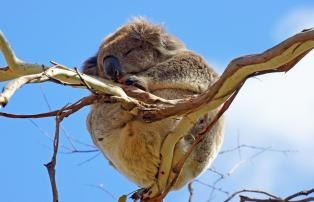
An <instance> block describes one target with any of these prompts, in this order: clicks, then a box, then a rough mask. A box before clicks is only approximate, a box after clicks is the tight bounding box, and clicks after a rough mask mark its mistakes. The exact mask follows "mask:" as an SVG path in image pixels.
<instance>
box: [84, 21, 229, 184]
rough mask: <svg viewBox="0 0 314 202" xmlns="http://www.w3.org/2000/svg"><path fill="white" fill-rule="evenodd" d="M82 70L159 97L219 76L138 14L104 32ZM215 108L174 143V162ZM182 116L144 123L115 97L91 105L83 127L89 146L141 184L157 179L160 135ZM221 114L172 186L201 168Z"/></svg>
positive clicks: (179, 94)
mask: <svg viewBox="0 0 314 202" xmlns="http://www.w3.org/2000/svg"><path fill="white" fill-rule="evenodd" d="M83 72H84V73H85V74H88V75H91V76H94V77H97V78H100V79H101V78H104V79H110V80H112V81H114V82H117V83H122V84H125V85H132V86H135V87H138V88H141V89H143V90H145V91H148V92H150V93H152V94H155V95H157V96H159V97H162V98H165V99H177V98H185V97H187V96H192V95H198V94H201V93H203V92H204V91H206V90H207V89H208V87H209V86H210V85H212V84H213V83H214V82H215V81H216V80H217V79H218V78H219V75H218V74H217V73H216V72H215V71H214V70H213V69H212V68H211V67H209V65H208V64H207V63H206V61H205V60H204V59H203V58H202V57H201V56H199V55H197V54H196V53H194V52H192V51H190V50H188V49H187V48H186V47H185V45H184V44H183V43H182V42H181V41H180V40H179V39H177V38H176V37H174V36H172V35H171V34H169V33H168V32H166V31H165V29H164V28H163V27H162V26H160V25H156V24H153V23H151V22H149V21H147V20H146V19H144V18H135V19H133V20H132V21H130V22H129V23H127V24H125V25H123V26H122V27H120V28H119V29H118V30H117V31H116V32H115V33H113V34H110V35H109V36H107V37H106V38H105V39H104V41H103V43H102V44H101V45H100V47H99V50H98V52H97V54H96V55H95V56H93V57H91V58H89V59H88V60H87V61H86V62H85V63H84V64H83ZM216 113H217V110H214V111H210V112H208V113H207V114H206V115H205V116H203V117H200V118H199V120H198V121H197V122H196V124H195V125H194V126H193V127H192V128H191V129H190V130H188V131H185V133H186V134H185V136H184V138H182V139H181V140H180V141H179V142H178V143H177V144H176V146H175V151H174V160H173V161H174V163H175V162H177V161H178V160H179V159H180V157H182V156H183V155H184V154H185V153H186V152H187V151H188V149H189V148H190V147H191V145H192V143H193V140H194V138H195V137H196V135H197V134H199V133H200V132H201V131H202V130H203V129H204V128H205V127H206V126H207V125H208V124H209V122H210V121H211V120H212V118H213V117H214V116H215V114H216ZM183 119H185V116H184V115H182V116H181V117H175V118H173V117H170V118H165V119H162V120H159V121H154V122H144V121H141V120H138V119H136V118H135V117H133V115H132V114H131V113H129V112H128V111H127V110H125V109H123V107H122V105H121V104H120V103H118V102H114V103H112V102H99V103H96V104H94V105H93V106H92V108H91V111H90V113H89V115H88V118H87V128H88V131H89V133H90V134H91V137H92V140H93V142H94V143H95V145H96V146H97V147H98V148H99V149H100V150H101V151H102V153H103V154H104V156H105V157H106V158H107V159H108V160H109V161H110V163H111V164H112V165H113V166H114V167H115V168H116V169H117V170H118V171H119V172H120V173H122V174H123V175H125V176H126V177H127V178H128V179H130V180H131V181H133V182H134V183H136V184H137V185H138V186H140V187H142V188H149V187H151V186H152V185H153V184H154V183H155V182H156V180H157V178H156V176H158V168H159V165H160V162H161V157H160V149H161V146H162V143H163V141H164V139H165V138H166V137H167V135H168V134H169V133H170V132H171V131H172V130H174V129H175V128H176V127H177V125H178V124H179V123H180V121H182V120H183ZM223 125H224V124H223V118H220V119H219V120H218V122H217V123H216V124H215V125H214V127H213V128H212V129H211V130H210V131H208V133H209V134H207V135H206V137H205V138H204V139H203V140H202V142H200V143H199V144H198V146H197V147H196V149H195V150H194V151H193V153H192V154H191V155H190V157H189V158H188V159H187V161H186V162H185V164H184V167H183V169H182V172H181V173H180V175H179V178H178V180H177V182H176V184H175V185H174V186H173V187H172V189H173V190H176V189H180V188H181V187H183V186H184V185H186V184H187V183H188V182H190V181H191V180H193V179H194V178H196V177H197V176H199V175H200V174H201V173H202V172H203V171H205V170H206V169H207V168H208V167H209V166H210V164H211V162H212V161H213V160H214V158H215V157H216V155H217V153H218V151H219V149H220V146H221V144H222V141H223Z"/></svg>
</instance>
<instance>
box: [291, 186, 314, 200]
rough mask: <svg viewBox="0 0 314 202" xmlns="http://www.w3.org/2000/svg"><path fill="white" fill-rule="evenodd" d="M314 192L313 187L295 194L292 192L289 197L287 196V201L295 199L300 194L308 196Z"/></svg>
mask: <svg viewBox="0 0 314 202" xmlns="http://www.w3.org/2000/svg"><path fill="white" fill-rule="evenodd" d="M313 193H314V188H313V189H310V190H306V191H300V192H297V193H295V194H292V195H291V196H288V197H287V198H285V200H286V201H289V200H291V199H294V198H296V197H299V196H307V195H309V194H313ZM312 201H314V199H312Z"/></svg>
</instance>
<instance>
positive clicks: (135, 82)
mask: <svg viewBox="0 0 314 202" xmlns="http://www.w3.org/2000/svg"><path fill="white" fill-rule="evenodd" d="M124 84H125V85H128V86H135V87H137V88H139V89H142V90H144V91H146V90H147V85H146V83H145V81H144V80H142V79H141V78H139V77H137V76H134V75H131V76H129V77H128V78H127V79H126V80H125V81H124Z"/></svg>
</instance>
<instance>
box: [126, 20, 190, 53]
mask: <svg viewBox="0 0 314 202" xmlns="http://www.w3.org/2000/svg"><path fill="white" fill-rule="evenodd" d="M127 27H128V28H129V30H130V31H131V33H132V36H133V37H134V38H138V39H140V40H143V41H146V42H148V43H150V44H152V45H153V46H154V47H155V48H157V49H158V50H159V51H160V52H161V53H163V54H164V55H175V54H177V52H179V51H182V50H185V49H186V48H185V46H184V44H183V42H181V41H180V40H179V39H177V38H176V37H174V36H172V35H171V34H169V33H168V32H166V30H165V29H164V27H163V26H161V25H156V24H153V23H151V22H149V21H148V20H147V19H145V18H143V17H136V18H134V19H133V20H132V21H131V22H130V23H129V24H128V25H127Z"/></svg>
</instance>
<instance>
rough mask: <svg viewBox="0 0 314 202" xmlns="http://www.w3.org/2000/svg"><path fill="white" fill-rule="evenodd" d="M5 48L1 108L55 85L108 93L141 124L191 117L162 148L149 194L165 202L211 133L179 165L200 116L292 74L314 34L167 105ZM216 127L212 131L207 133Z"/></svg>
mask: <svg viewBox="0 0 314 202" xmlns="http://www.w3.org/2000/svg"><path fill="white" fill-rule="evenodd" d="M0 48H1V51H2V53H3V55H4V57H5V59H6V62H7V64H8V67H4V68H0V81H6V80H12V79H14V80H13V81H11V82H10V83H9V84H8V85H7V86H6V87H5V88H4V90H3V92H2V93H1V94H0V106H5V104H7V103H8V101H9V100H10V99H11V97H12V96H13V95H14V93H15V92H16V91H17V90H18V89H19V88H20V87H22V86H23V85H25V84H28V83H40V82H46V81H53V82H56V83H59V84H62V85H70V86H73V87H80V88H88V89H90V90H91V91H92V92H96V94H98V93H99V94H106V95H108V96H110V98H111V99H115V100H117V101H119V102H121V103H122V104H123V105H124V108H126V109H127V110H129V111H130V112H131V113H132V114H134V116H135V117H136V118H138V119H139V120H145V121H156V120H160V119H164V118H168V117H171V116H173V117H174V118H175V117H178V118H180V117H181V116H185V117H187V118H186V119H183V120H182V121H181V122H180V123H179V125H178V127H176V129H175V130H174V131H172V132H171V134H169V135H168V136H167V138H166V139H165V141H164V143H163V145H162V148H161V156H162V159H161V165H160V169H159V170H160V172H163V173H162V174H161V173H158V182H157V184H156V185H154V186H153V187H152V188H151V190H150V192H149V193H151V194H150V196H149V197H152V196H156V197H157V198H155V199H154V201H161V200H162V198H164V196H165V195H166V194H167V193H168V192H169V190H170V189H171V187H172V186H173V184H174V183H175V180H176V178H177V177H178V176H179V173H180V170H181V169H182V166H183V164H184V162H185V160H186V158H187V157H188V155H189V154H190V153H191V152H192V151H193V149H194V148H195V146H196V145H197V143H198V142H200V141H201V140H202V138H203V137H204V134H205V133H204V134H203V133H202V134H200V135H199V136H198V137H197V138H196V141H195V143H194V144H193V147H192V148H191V150H190V151H189V152H188V153H187V155H186V156H184V158H183V159H182V160H181V161H179V163H178V164H176V165H173V164H172V160H173V151H174V146H175V145H176V143H177V142H178V141H179V140H180V139H181V138H182V137H183V136H184V135H186V134H185V133H184V131H188V129H190V128H191V127H192V126H193V125H194V124H195V122H196V121H197V120H198V118H199V117H200V116H202V115H204V114H205V113H208V112H209V111H211V110H217V109H219V108H221V106H222V105H224V106H223V107H222V108H221V109H222V110H221V111H220V113H218V114H219V116H221V115H222V113H223V112H224V111H225V110H226V109H227V108H228V106H229V105H230V104H231V102H232V100H233V98H234V97H235V96H236V93H237V92H238V90H239V89H240V87H241V86H242V85H243V84H244V83H245V81H246V80H247V79H248V78H250V77H254V76H257V75H262V74H266V73H273V72H287V71H289V70H290V69H291V68H292V67H293V66H294V65H295V64H296V63H297V62H299V61H300V60H301V59H302V58H303V57H304V56H305V55H306V54H307V53H309V52H310V51H311V50H312V49H313V48H314V29H308V30H304V31H302V32H301V33H299V34H297V35H295V36H293V37H291V38H289V39H287V40H285V41H283V42H282V43H280V44H278V45H277V46H275V47H273V48H271V49H269V50H267V51H265V52H263V53H261V54H255V55H248V56H243V57H240V58H237V59H234V60H233V61H231V62H230V64H229V65H228V67H227V68H226V70H225V71H224V73H223V74H222V76H221V77H220V78H219V79H218V80H217V81H216V82H215V83H214V84H213V85H212V86H210V87H209V88H208V90H207V91H206V92H205V93H203V94H201V95H199V96H194V97H190V98H186V99H178V100H165V99H163V98H159V97H157V96H155V95H152V94H150V93H148V92H144V91H141V90H139V89H136V88H134V87H127V86H123V85H121V84H117V83H113V82H111V81H108V80H105V79H101V78H94V77H90V76H88V75H85V74H82V73H79V72H78V71H75V70H73V69H69V68H67V67H64V66H62V65H59V64H56V63H55V64H54V66H52V67H47V66H44V65H38V64H28V63H25V62H23V61H21V60H20V59H18V58H17V57H16V56H15V54H14V52H13V50H12V49H11V48H10V46H9V44H8V42H7V41H6V39H5V37H4V35H3V34H2V33H0ZM96 99H101V98H96ZM224 103H228V104H227V105H226V104H224ZM0 115H1V114H0ZM2 115H4V114H2ZM46 115H47V114H46ZM50 115H51V114H50ZM219 116H217V120H218V118H219ZM212 124H213V123H212ZM212 124H211V125H210V126H208V127H207V129H206V130H207V131H208V130H209V129H210V127H211V126H212ZM205 132H206V131H205ZM171 172H173V173H174V175H173V174H171ZM146 201H147V200H146ZM148 201H149V199H148ZM151 201H153V199H152V200H151Z"/></svg>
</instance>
